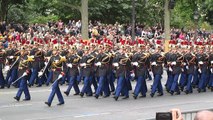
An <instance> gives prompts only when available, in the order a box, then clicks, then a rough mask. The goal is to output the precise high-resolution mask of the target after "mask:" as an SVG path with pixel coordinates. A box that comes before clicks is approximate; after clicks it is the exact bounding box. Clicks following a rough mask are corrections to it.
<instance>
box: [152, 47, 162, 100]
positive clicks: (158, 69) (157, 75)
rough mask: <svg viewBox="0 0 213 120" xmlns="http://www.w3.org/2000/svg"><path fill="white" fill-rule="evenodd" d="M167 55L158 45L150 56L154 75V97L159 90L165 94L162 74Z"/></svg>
mask: <svg viewBox="0 0 213 120" xmlns="http://www.w3.org/2000/svg"><path fill="white" fill-rule="evenodd" d="M164 58H165V56H164V55H162V53H161V47H160V46H157V48H156V51H155V53H154V54H152V55H151V56H150V62H151V70H152V72H153V75H154V81H153V85H152V91H151V94H150V96H151V97H153V96H154V94H155V92H156V91H157V90H158V93H159V95H158V96H162V95H163V86H162V84H161V79H162V74H163V66H162V64H163V63H164Z"/></svg>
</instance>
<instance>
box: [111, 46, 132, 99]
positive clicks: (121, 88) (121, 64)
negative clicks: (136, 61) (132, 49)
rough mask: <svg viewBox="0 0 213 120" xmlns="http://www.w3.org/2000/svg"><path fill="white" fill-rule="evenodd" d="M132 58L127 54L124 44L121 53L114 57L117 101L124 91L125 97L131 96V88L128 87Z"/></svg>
mask: <svg viewBox="0 0 213 120" xmlns="http://www.w3.org/2000/svg"><path fill="white" fill-rule="evenodd" d="M130 65H131V63H130V58H129V56H128V55H127V54H126V49H125V48H124V46H121V48H120V50H119V53H118V54H117V55H116V56H115V57H114V59H113V66H114V67H115V68H116V76H117V87H116V90H115V96H114V99H115V101H117V100H118V98H119V96H120V94H121V93H122V94H123V95H124V96H125V97H124V98H123V99H128V98H129V88H128V85H127V84H128V83H127V80H126V79H128V77H129V76H128V73H127V71H128V70H129V69H128V68H129V66H130Z"/></svg>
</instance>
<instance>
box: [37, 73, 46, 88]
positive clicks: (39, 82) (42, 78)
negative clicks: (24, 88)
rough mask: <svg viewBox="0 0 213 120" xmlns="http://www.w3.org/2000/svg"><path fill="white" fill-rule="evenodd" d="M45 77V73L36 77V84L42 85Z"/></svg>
mask: <svg viewBox="0 0 213 120" xmlns="http://www.w3.org/2000/svg"><path fill="white" fill-rule="evenodd" d="M45 79H46V77H45V73H44V75H42V76H41V77H39V78H38V85H42V84H43V83H44V81H45Z"/></svg>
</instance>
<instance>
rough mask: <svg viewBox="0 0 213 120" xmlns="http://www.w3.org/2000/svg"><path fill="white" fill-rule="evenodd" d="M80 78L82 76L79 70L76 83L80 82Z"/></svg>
mask: <svg viewBox="0 0 213 120" xmlns="http://www.w3.org/2000/svg"><path fill="white" fill-rule="evenodd" d="M81 78H82V72H81V71H80V72H79V74H78V76H77V81H78V83H80V82H81Z"/></svg>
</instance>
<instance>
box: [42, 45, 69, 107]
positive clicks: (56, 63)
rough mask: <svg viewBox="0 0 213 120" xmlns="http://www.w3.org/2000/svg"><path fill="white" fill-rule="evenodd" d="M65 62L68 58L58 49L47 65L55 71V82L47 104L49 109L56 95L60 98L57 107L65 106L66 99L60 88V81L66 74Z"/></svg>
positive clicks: (54, 51)
mask: <svg viewBox="0 0 213 120" xmlns="http://www.w3.org/2000/svg"><path fill="white" fill-rule="evenodd" d="M63 62H66V58H65V57H62V56H61V55H60V53H59V51H58V50H57V49H54V50H53V53H52V57H51V58H50V62H49V63H48V64H47V67H51V69H52V71H53V79H54V80H55V81H54V83H53V84H52V91H51V93H50V96H49V98H48V101H47V102H45V104H46V105H48V106H49V107H50V106H51V104H52V101H53V98H54V96H55V94H56V95H57V97H58V100H59V103H58V104H57V105H63V104H64V98H63V96H62V94H61V91H60V88H59V81H60V80H61V79H62V77H63V76H64V72H65V69H64V68H65V66H66V64H65V65H64V64H63Z"/></svg>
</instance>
